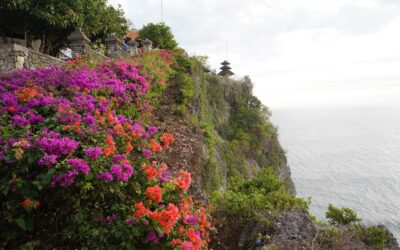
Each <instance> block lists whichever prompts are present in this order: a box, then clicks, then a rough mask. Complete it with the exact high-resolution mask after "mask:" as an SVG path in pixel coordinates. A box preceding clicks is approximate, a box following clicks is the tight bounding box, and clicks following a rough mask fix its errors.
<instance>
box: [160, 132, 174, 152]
mask: <svg viewBox="0 0 400 250" xmlns="http://www.w3.org/2000/svg"><path fill="white" fill-rule="evenodd" d="M161 140H162V141H163V143H164V146H165V148H166V149H168V148H169V145H170V144H172V143H173V142H174V136H173V135H171V134H170V133H167V132H165V133H164V134H163V135H162V136H161Z"/></svg>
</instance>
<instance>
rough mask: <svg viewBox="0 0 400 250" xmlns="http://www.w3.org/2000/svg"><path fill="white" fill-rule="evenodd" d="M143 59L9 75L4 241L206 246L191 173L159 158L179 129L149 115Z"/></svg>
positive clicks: (0, 183) (2, 83) (2, 143)
mask: <svg viewBox="0 0 400 250" xmlns="http://www.w3.org/2000/svg"><path fill="white" fill-rule="evenodd" d="M163 56H165V55H163ZM164 66H165V65H164ZM142 68H143V66H142V67H140V66H133V65H132V64H127V63H123V62H102V63H99V64H98V65H96V66H95V67H94V68H89V67H86V66H84V65H83V66H82V65H81V64H79V66H76V65H68V66H67V67H55V68H46V69H42V70H21V71H17V72H14V73H7V74H4V75H2V76H0V100H1V102H0V110H1V113H0V131H1V137H0V164H1V167H0V177H1V179H0V192H1V193H0V202H1V205H0V218H1V220H0V228H1V229H2V231H1V234H0V242H2V243H1V245H0V246H1V247H5V248H16V247H20V246H25V247H26V246H30V247H32V246H33V247H39V248H40V246H42V247H44V246H46V248H54V247H61V246H70V247H71V248H77V247H89V248H103V249H104V248H118V249H121V248H122V249H124V248H127V249H132V248H134V247H137V248H139V249H150V248H151V249H153V248H154V249H159V248H160V249H166V248H171V249H172V248H175V249H185V250H189V249H202V248H206V247H207V241H208V233H207V229H208V228H209V226H210V224H209V222H208V221H207V217H206V210H205V208H203V207H202V206H201V205H199V204H198V203H196V202H195V201H194V200H193V199H192V198H191V197H190V196H189V195H188V193H187V190H188V188H189V186H190V181H191V176H190V174H189V173H187V172H185V171H180V172H179V173H177V174H176V175H175V176H174V175H173V173H170V171H169V168H168V166H167V165H166V164H164V163H161V162H158V161H156V159H157V157H158V156H157V155H158V154H162V153H163V151H164V150H167V149H169V147H170V146H171V144H172V143H173V141H174V138H173V135H171V134H169V133H164V134H162V135H161V134H160V133H159V132H158V129H157V128H156V127H153V126H150V125H146V124H145V122H144V121H143V117H144V114H146V112H150V111H151V106H150V104H149V98H150V97H149V95H151V94H149V89H150V88H152V86H151V85H150V84H149V81H148V80H149V78H148V77H146V76H143V75H142V74H140V72H141V70H142ZM150 80H151V82H152V83H154V84H159V83H157V82H156V81H154V78H153V79H150ZM161 84H163V83H161ZM4 229H7V230H4Z"/></svg>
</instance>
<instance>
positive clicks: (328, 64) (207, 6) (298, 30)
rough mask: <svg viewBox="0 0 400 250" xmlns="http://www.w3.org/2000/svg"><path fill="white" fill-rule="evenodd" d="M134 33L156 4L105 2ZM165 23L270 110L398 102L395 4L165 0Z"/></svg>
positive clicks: (372, 0)
mask: <svg viewBox="0 0 400 250" xmlns="http://www.w3.org/2000/svg"><path fill="white" fill-rule="evenodd" d="M109 2H110V3H111V4H113V5H116V4H120V5H121V6H122V8H123V9H124V11H125V14H126V16H127V17H128V18H129V19H130V20H131V21H132V22H133V24H134V26H135V27H136V28H138V29H139V28H141V27H142V26H143V24H146V23H149V22H159V21H160V20H161V14H160V2H161V0H140V1H138V0H110V1H109ZM163 17H164V21H165V22H166V23H167V25H169V26H170V27H171V28H172V31H173V33H174V34H175V37H176V40H177V41H178V43H179V44H180V46H181V47H183V48H184V49H185V50H186V51H188V52H189V53H190V54H192V55H207V56H208V57H209V64H210V65H211V66H212V68H217V67H220V65H219V63H220V62H222V61H223V60H225V59H226V57H227V53H226V49H225V47H226V45H225V44H226V41H227V44H228V60H229V61H230V62H231V66H232V70H233V72H235V73H236V75H237V77H241V76H244V75H249V76H250V78H251V79H252V80H253V82H254V84H255V91H254V92H255V94H256V95H257V96H258V97H259V98H260V99H261V101H262V102H263V103H264V104H266V105H267V106H270V107H272V108H277V107H285V106H304V105H348V104H366V103H368V104H371V105H378V104H382V103H385V102H400V1H399V0H323V1H321V0H246V1H244V0H196V1H194V0H163Z"/></svg>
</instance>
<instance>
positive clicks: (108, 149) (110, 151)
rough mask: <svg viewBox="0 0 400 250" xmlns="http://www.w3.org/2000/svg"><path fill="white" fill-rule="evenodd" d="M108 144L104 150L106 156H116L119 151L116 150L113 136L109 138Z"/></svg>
mask: <svg viewBox="0 0 400 250" xmlns="http://www.w3.org/2000/svg"><path fill="white" fill-rule="evenodd" d="M106 143H107V145H108V147H106V148H105V149H104V155H105V156H109V155H112V154H115V152H116V151H117V149H116V148H115V142H114V140H113V138H112V136H111V135H108V136H107V139H106Z"/></svg>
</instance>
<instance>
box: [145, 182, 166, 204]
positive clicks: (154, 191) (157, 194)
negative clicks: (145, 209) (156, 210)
mask: <svg viewBox="0 0 400 250" xmlns="http://www.w3.org/2000/svg"><path fill="white" fill-rule="evenodd" d="M146 195H147V197H149V199H151V200H153V201H155V202H157V203H160V202H161V201H162V190H161V188H160V186H158V185H156V186H154V187H148V188H147V189H146Z"/></svg>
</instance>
